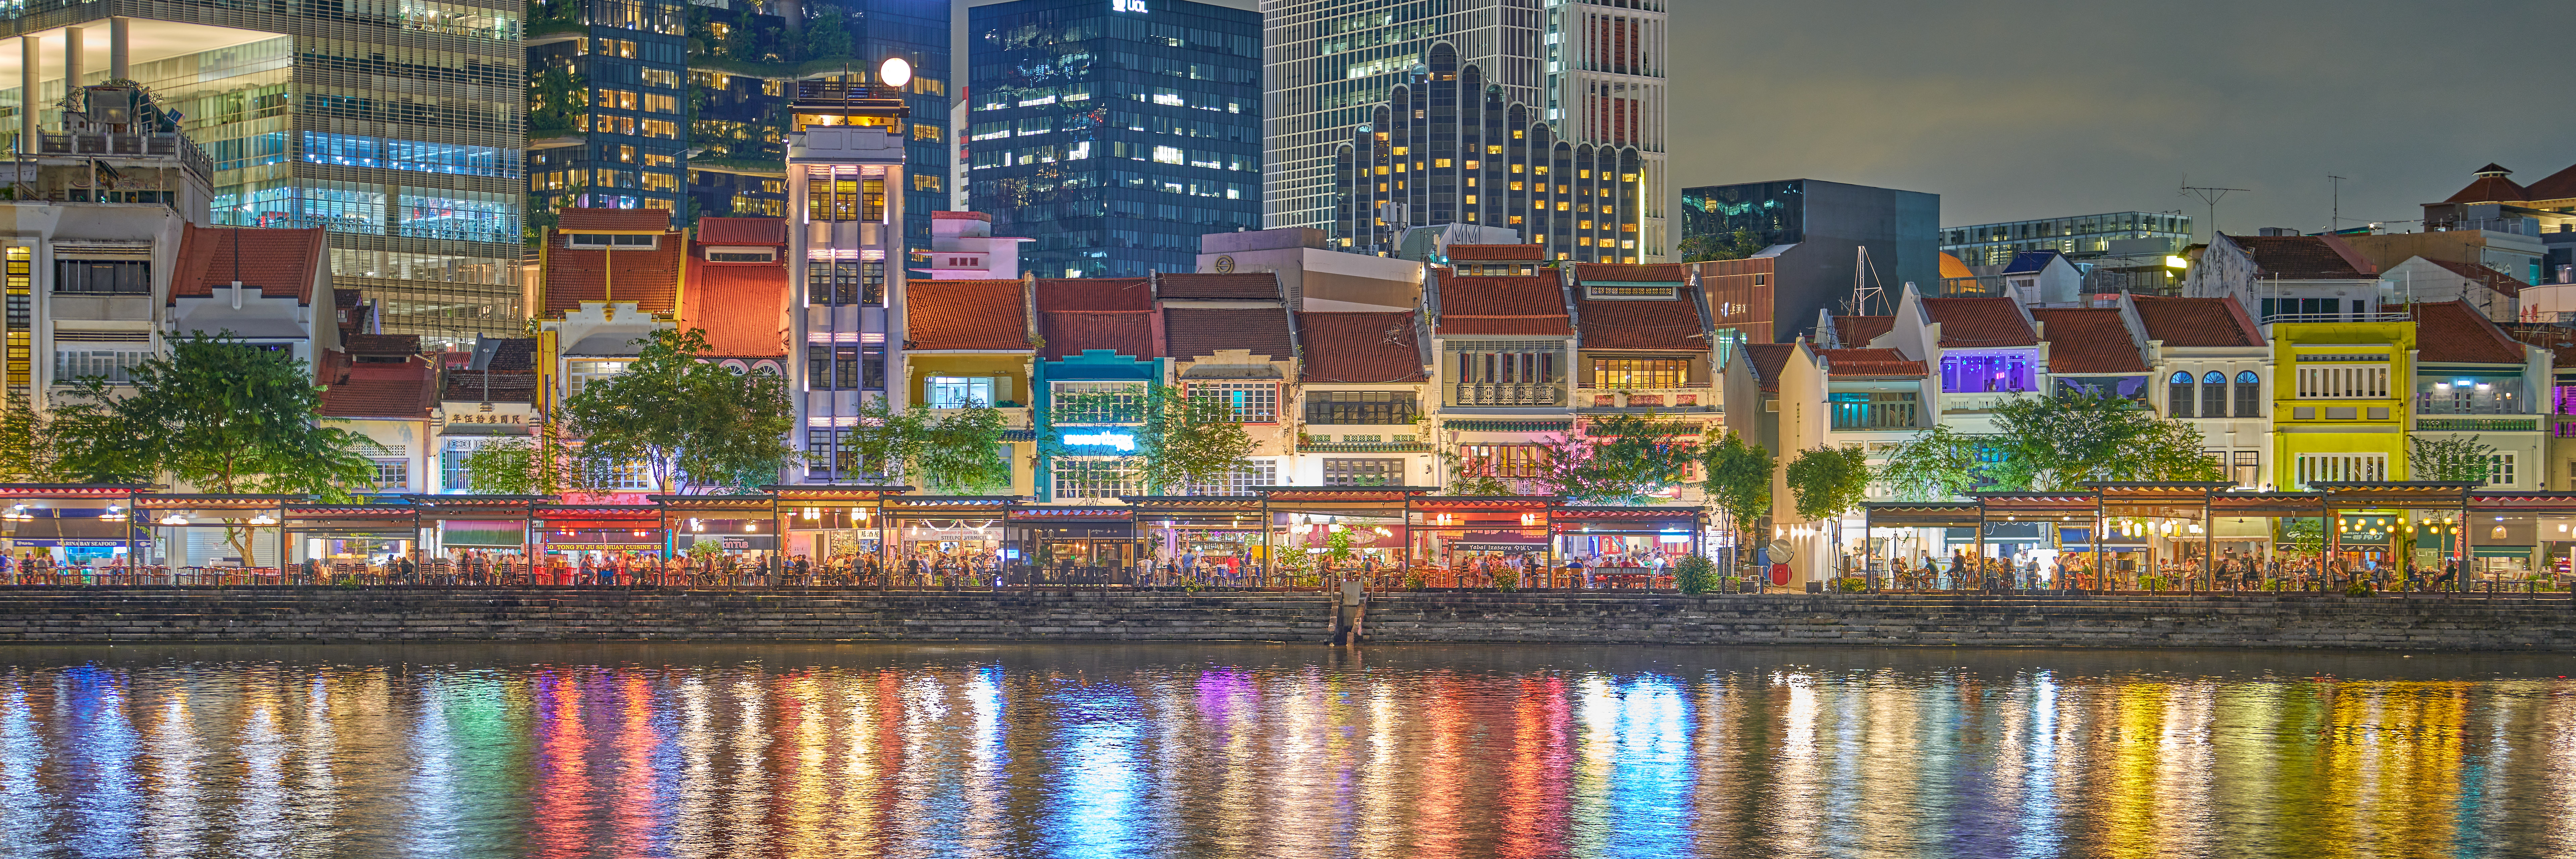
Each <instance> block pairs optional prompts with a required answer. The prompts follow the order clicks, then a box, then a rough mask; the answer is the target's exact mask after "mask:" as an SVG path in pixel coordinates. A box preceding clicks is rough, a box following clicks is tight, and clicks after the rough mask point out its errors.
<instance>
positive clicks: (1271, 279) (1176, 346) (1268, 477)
mask: <svg viewBox="0 0 2576 859" xmlns="http://www.w3.org/2000/svg"><path fill="white" fill-rule="evenodd" d="M1153 282H1154V297H1155V303H1156V305H1157V309H1158V311H1159V312H1160V313H1161V314H1162V317H1163V321H1162V330H1163V342H1164V348H1165V350H1166V351H1165V352H1164V354H1166V355H1169V356H1171V359H1172V369H1173V372H1174V373H1176V374H1178V375H1177V379H1176V381H1177V382H1178V384H1179V385H1180V388H1181V390H1182V391H1183V392H1184V394H1185V395H1187V396H1188V397H1189V398H1190V399H1191V400H1193V401H1195V402H1200V403H1208V404H1213V405H1216V406H1218V407H1220V408H1222V409H1223V410H1224V413H1225V414H1227V415H1229V416H1231V419H1232V420H1233V421H1234V422H1236V423H1239V424H1242V425H1243V427H1244V430H1245V431H1246V432H1247V433H1249V434H1250V435H1251V437H1252V440H1253V443H1254V445H1255V447H1254V448H1253V452H1252V454H1251V455H1250V456H1248V457H1246V458H1245V461H1244V463H1243V465H1242V466H1241V467H1240V468H1238V469H1236V471H1235V473H1234V474H1232V475H1229V476H1228V477H1226V478H1225V479H1223V480H1220V481H1215V482H1212V483H1209V484H1207V485H1201V486H1191V487H1188V488H1187V489H1188V491H1189V493H1190V494H1192V495H1244V494H1249V493H1251V492H1253V491H1256V490H1254V487H1259V486H1274V485H1278V484H1280V483H1285V482H1299V483H1302V482H1301V481H1287V480H1283V479H1282V476H1283V475H1285V474H1288V473H1290V472H1291V471H1292V469H1293V467H1292V465H1291V458H1290V455H1291V454H1293V453H1295V452H1296V446H1297V445H1296V442H1297V438H1296V436H1295V435H1294V432H1295V422H1294V421H1293V420H1291V416H1290V415H1288V414H1287V413H1284V412H1282V411H1281V410H1280V408H1279V406H1280V404H1281V403H1283V402H1289V401H1290V400H1289V392H1288V390H1287V386H1288V384H1289V382H1290V380H1293V379H1295V378H1297V361H1298V355H1299V354H1300V352H1301V350H1300V348H1299V344H1298V342H1297V332H1296V329H1295V328H1294V327H1293V325H1294V321H1293V317H1292V315H1291V314H1290V313H1289V309H1288V304H1287V295H1286V294H1285V292H1284V291H1283V290H1282V289H1281V288H1280V283H1279V278H1278V276H1277V275H1275V274H1272V273H1270V272H1237V273H1235V274H1156V275H1154V277H1153ZM1397 485H1401V483H1400V482H1399V483H1398V484H1397ZM1163 491H1165V492H1170V491H1171V488H1169V487H1166V488H1165V489H1164V490H1163Z"/></svg>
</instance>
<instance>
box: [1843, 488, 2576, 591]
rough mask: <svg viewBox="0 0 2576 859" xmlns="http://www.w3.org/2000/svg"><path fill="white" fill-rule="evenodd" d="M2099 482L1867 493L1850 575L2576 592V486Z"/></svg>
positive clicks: (1992, 585)
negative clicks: (1949, 493)
mask: <svg viewBox="0 0 2576 859" xmlns="http://www.w3.org/2000/svg"><path fill="white" fill-rule="evenodd" d="M2482 486H2483V485H2482V484H2477V483H2466V482H2431V481H2417V482H2335V483H2312V484H2310V485H2309V487H2310V488H2309V489H2308V490H2307V491H2303V492H2255V491H2245V490H2240V489H2237V488H2235V485H2234V484H2230V483H2218V482H2210V483H2107V482H2106V483H2089V484H2085V488H2084V489H2082V490H2080V491H2065V492H1980V493H1972V494H1971V496H1970V498H1969V500H1966V501H1950V502H1878V503H1870V504H1866V505H1863V508H1862V511H1861V514H1860V518H1861V519H1862V522H1863V526H1864V527H1863V528H1862V529H1861V532H1860V533H1859V534H1856V535H1855V536H1854V537H1853V539H1852V541H1851V544H1850V545H1848V546H1846V547H1845V548H1846V551H1847V554H1846V557H1845V559H1844V560H1843V569H1842V570H1841V571H1840V573H1841V574H1840V575H1839V576H1838V577H1837V579H1838V581H1841V582H1846V583H1849V586H1847V587H1845V588H1844V589H1863V590H1869V591H1873V592H1910V591H1996V590H2010V591H2058V592H2090V593H2107V592H2141V591H2142V592H2163V591H2288V592H2300V591H2308V592H2336V593H2364V592H2382V591H2450V592H2458V591H2470V590H2490V591H2493V590H2502V591H2515V592H2530V591H2553V590H2564V589H2565V587H2566V583H2567V582H2568V581H2570V580H2571V578H2576V576H2571V575H2570V573H2569V570H2568V564H2569V556H2570V552H2571V549H2576V530H2571V529H2572V528H2576V492H2538V491H2493V490H2487V489H2483V488H2481V487H2482Z"/></svg>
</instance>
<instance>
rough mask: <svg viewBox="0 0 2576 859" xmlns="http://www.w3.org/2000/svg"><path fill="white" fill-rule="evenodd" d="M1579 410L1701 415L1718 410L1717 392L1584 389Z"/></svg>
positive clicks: (1576, 397)
mask: <svg viewBox="0 0 2576 859" xmlns="http://www.w3.org/2000/svg"><path fill="white" fill-rule="evenodd" d="M1574 405H1575V407H1576V408H1584V409H1663V410H1666V411H1700V410H1705V409H1711V408H1715V407H1716V406H1717V389H1716V388H1644V389H1617V390H1614V389H1610V388H1584V389H1582V390H1580V391H1577V392H1576V393H1575V395H1574Z"/></svg>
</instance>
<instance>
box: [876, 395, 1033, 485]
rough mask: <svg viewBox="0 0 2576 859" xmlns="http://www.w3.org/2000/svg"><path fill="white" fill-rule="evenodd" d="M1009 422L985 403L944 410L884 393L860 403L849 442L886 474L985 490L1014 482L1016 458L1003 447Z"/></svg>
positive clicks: (936, 483)
mask: <svg viewBox="0 0 2576 859" xmlns="http://www.w3.org/2000/svg"><path fill="white" fill-rule="evenodd" d="M1006 427H1007V423H1006V422H1005V421H1004V420H1003V419H1002V412H1001V410H999V409H995V408H993V407H992V406H990V405H986V404H984V403H976V404H974V405H972V406H969V407H967V408H963V409H955V410H950V411H949V412H947V413H946V414H941V413H938V412H933V411H931V409H930V407H929V406H926V405H921V404H915V405H913V407H911V408H909V409H903V410H896V409H895V408H894V407H893V405H891V404H890V403H888V402H887V401H885V400H882V399H880V400H873V401H870V402H869V403H868V404H866V405H864V406H861V407H860V408H859V427H858V428H857V429H856V430H855V431H853V432H852V433H851V437H850V438H851V440H850V441H849V442H848V444H850V445H851V446H852V447H853V448H854V450H855V451H856V452H857V453H858V455H859V458H860V460H861V461H862V462H863V463H866V464H869V465H873V466H875V467H876V468H877V469H878V471H879V474H880V476H881V477H883V478H884V479H887V480H897V479H902V480H918V481H920V482H921V485H922V486H923V487H925V488H929V489H931V490H933V491H936V492H941V493H948V494H956V495H984V494H988V493H992V492H996V491H999V490H1001V489H1003V488H1006V487H1008V486H1010V484H1011V461H1010V459H1009V457H1008V456H1006V455H1005V454H1004V453H1003V449H1002V435H1003V432H1004V431H1005V429H1006Z"/></svg>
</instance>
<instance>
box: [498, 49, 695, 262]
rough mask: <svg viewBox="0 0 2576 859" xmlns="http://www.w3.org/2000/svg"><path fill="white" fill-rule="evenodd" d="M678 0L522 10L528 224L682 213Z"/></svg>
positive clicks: (684, 69)
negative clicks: (571, 210) (576, 214)
mask: <svg viewBox="0 0 2576 859" xmlns="http://www.w3.org/2000/svg"><path fill="white" fill-rule="evenodd" d="M688 8H689V6H688V4H687V3H686V2H685V0H544V2H538V3H531V4H529V6H528V17H529V21H528V76H529V85H528V111H529V115H528V201H529V205H528V221H529V223H530V225H531V226H533V227H538V228H542V227H546V226H551V225H553V223H554V212H555V211H557V210H559V209H562V208H563V207H566V206H579V207H593V208H602V209H671V210H674V212H676V211H677V210H679V209H681V208H682V206H681V203H680V201H681V200H682V199H683V197H682V194H681V181H682V179H683V178H684V176H685V168H683V167H682V165H681V162H682V161H683V160H684V158H685V157H686V156H685V155H684V154H683V150H684V149H685V148H686V144H685V143H684V142H683V138H682V136H681V127H682V126H683V125H684V124H685V123H686V122H687V119H686V116H687V114H686V113H685V112H684V110H685V109H684V103H685V100H686V99H687V98H688V93H687V92H686V91H684V90H683V89H682V82H683V81H684V80H686V78H687V76H688V70H689V69H688V35H687V29H686V27H685V26H684V25H685V22H686V21H687V19H688Z"/></svg>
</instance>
